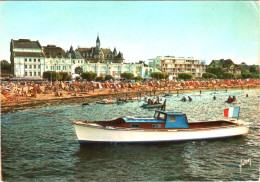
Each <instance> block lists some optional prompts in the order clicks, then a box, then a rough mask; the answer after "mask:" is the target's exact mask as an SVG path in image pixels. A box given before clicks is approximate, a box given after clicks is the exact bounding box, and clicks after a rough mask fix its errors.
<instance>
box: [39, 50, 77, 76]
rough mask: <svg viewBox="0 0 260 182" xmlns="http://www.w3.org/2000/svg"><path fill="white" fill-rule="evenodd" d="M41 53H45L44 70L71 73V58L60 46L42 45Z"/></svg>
mask: <svg viewBox="0 0 260 182" xmlns="http://www.w3.org/2000/svg"><path fill="white" fill-rule="evenodd" d="M43 53H44V55H45V64H46V70H50V71H56V72H60V71H64V72H68V73H69V74H72V68H71V59H70V57H69V56H68V54H67V53H66V52H65V51H64V50H63V49H62V48H61V47H57V46H56V45H47V46H43Z"/></svg>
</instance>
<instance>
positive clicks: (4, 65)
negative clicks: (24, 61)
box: [1, 60, 11, 71]
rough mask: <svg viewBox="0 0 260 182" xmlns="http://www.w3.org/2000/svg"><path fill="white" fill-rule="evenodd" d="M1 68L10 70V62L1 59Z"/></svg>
mask: <svg viewBox="0 0 260 182" xmlns="http://www.w3.org/2000/svg"><path fill="white" fill-rule="evenodd" d="M1 70H10V71H11V64H10V63H9V62H8V61H6V60H2V61H1Z"/></svg>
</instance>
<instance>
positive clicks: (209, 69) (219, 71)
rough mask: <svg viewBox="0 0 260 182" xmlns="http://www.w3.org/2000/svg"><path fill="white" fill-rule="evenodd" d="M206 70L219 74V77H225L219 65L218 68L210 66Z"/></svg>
mask: <svg viewBox="0 0 260 182" xmlns="http://www.w3.org/2000/svg"><path fill="white" fill-rule="evenodd" d="M206 72H207V73H212V74H214V75H216V76H217V78H222V77H223V73H224V71H223V69H222V68H221V67H218V68H212V67H209V68H206Z"/></svg>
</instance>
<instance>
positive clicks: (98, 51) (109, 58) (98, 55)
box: [69, 36, 124, 63]
mask: <svg viewBox="0 0 260 182" xmlns="http://www.w3.org/2000/svg"><path fill="white" fill-rule="evenodd" d="M100 46H101V43H100V39H99V36H97V40H96V47H91V48H78V49H77V51H79V52H80V54H81V56H82V57H83V58H84V60H85V62H89V63H98V62H99V63H107V62H112V63H122V62H124V57H123V54H122V53H121V52H120V51H119V53H117V50H116V48H114V50H113V52H112V51H111V50H110V49H108V48H101V47H100ZM72 51H73V49H72V50H70V51H69V53H72Z"/></svg>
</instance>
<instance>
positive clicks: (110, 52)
mask: <svg viewBox="0 0 260 182" xmlns="http://www.w3.org/2000/svg"><path fill="white" fill-rule="evenodd" d="M101 50H102V51H103V53H104V54H112V51H111V50H110V49H103V48H101Z"/></svg>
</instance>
